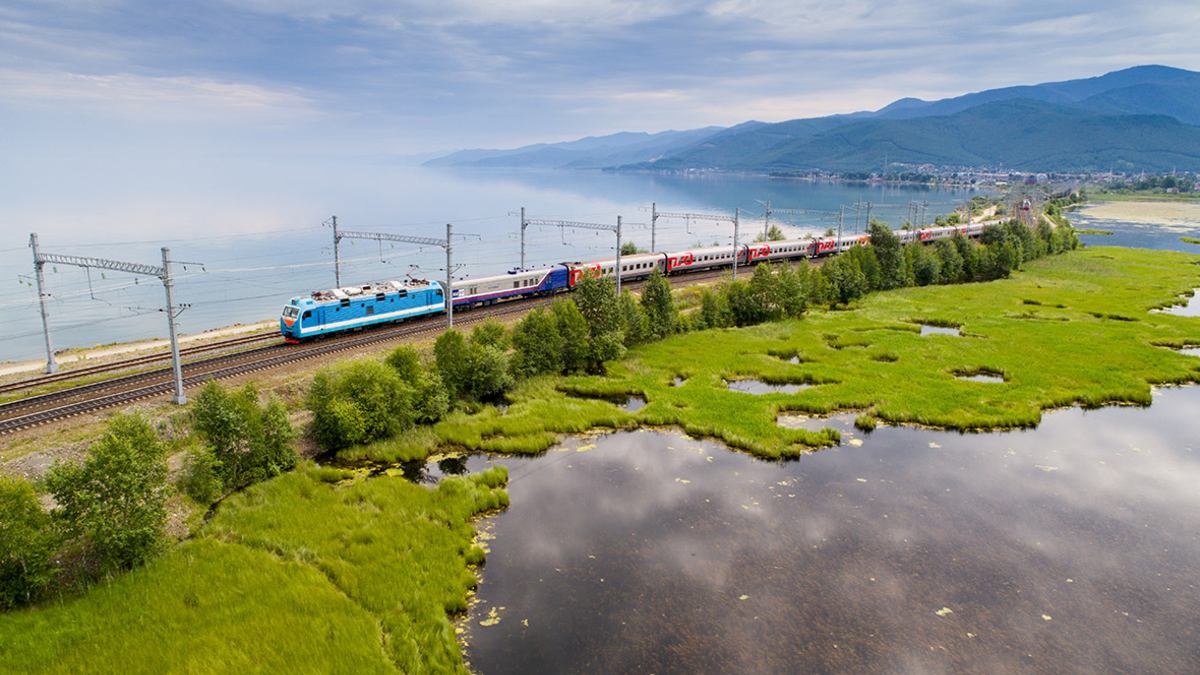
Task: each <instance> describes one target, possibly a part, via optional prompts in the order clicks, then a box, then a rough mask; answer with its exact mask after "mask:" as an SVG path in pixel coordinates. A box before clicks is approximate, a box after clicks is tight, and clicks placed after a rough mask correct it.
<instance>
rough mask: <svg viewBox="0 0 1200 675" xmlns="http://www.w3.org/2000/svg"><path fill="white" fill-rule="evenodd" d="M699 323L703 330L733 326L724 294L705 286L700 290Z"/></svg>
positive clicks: (727, 301)
mask: <svg viewBox="0 0 1200 675" xmlns="http://www.w3.org/2000/svg"><path fill="white" fill-rule="evenodd" d="M699 314H700V321H699V323H700V324H701V325H702V327H703V328H725V327H727V326H732V325H733V314H732V313H731V312H730V309H729V300H728V297H727V296H726V295H725V293H723V292H720V291H719V290H713V289H711V288H708V287H707V286H706V287H704V288H702V289H700V312H699Z"/></svg>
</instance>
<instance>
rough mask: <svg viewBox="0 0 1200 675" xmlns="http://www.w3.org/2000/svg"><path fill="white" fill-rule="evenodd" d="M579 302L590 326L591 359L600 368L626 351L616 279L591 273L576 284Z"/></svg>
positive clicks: (576, 294)
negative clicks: (616, 294)
mask: <svg viewBox="0 0 1200 675" xmlns="http://www.w3.org/2000/svg"><path fill="white" fill-rule="evenodd" d="M575 302H576V304H577V305H578V306H579V313H580V314H582V315H583V318H584V321H586V322H587V327H588V362H589V366H590V367H591V368H593V369H594V368H597V367H599V366H600V364H602V363H603V362H605V361H609V360H612V359H619V358H621V356H623V355H624V354H625V347H624V343H625V336H624V335H623V334H622V331H621V314H620V309H619V307H618V306H617V299H616V297H615V284H614V282H613V280H612V279H607V278H600V277H597V276H596V275H595V274H593V273H591V272H589V273H586V274H584V275H583V278H582V279H580V281H579V283H577V284H576V285H575Z"/></svg>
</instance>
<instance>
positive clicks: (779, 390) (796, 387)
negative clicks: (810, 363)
mask: <svg viewBox="0 0 1200 675" xmlns="http://www.w3.org/2000/svg"><path fill="white" fill-rule="evenodd" d="M725 386H726V388H727V389H729V391H737V392H741V393H743V394H754V395H756V396H762V395H763V394H794V393H796V392H798V391H801V390H804V389H808V388H809V387H811V386H812V385H811V384H804V383H798V382H796V383H784V384H771V383H770V382H763V381H762V380H731V381H729V382H726V383H725Z"/></svg>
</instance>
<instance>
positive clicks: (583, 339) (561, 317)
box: [550, 299, 588, 372]
mask: <svg viewBox="0 0 1200 675" xmlns="http://www.w3.org/2000/svg"><path fill="white" fill-rule="evenodd" d="M550 313H551V314H553V315H554V323H555V326H556V327H557V328H558V335H559V337H561V338H562V367H563V370H565V371H567V372H574V371H578V370H582V369H584V368H586V367H587V360H588V339H587V338H588V327H587V320H586V319H584V318H583V314H582V313H580V311H579V306H578V305H576V304H575V301H574V300H567V299H563V300H558V301H557V302H555V303H554V305H553V306H552V307H551V308H550Z"/></svg>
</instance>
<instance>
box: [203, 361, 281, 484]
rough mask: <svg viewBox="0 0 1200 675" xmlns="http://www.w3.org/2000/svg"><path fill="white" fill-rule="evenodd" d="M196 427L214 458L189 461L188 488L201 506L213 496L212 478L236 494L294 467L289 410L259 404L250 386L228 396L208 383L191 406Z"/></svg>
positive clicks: (271, 401)
mask: <svg viewBox="0 0 1200 675" xmlns="http://www.w3.org/2000/svg"><path fill="white" fill-rule="evenodd" d="M192 428H193V429H195V430H196V432H197V433H198V434H199V436H200V437H201V438H203V439H204V441H205V444H206V446H207V447H206V451H207V452H209V453H211V455H212V457H211V459H204V458H200V457H191V458H189V462H188V465H187V471H186V473H185V478H184V488H185V489H186V490H188V493H189V494H191V495H192V497H193V498H194V499H197V500H198V501H204V499H203V497H204V496H211V489H210V485H209V479H208V474H209V473H210V472H211V474H212V475H213V476H215V477H216V478H218V479H219V480H220V483H221V485H222V487H224V488H225V489H226V490H232V489H236V488H239V487H242V486H244V485H250V484H252V483H256V482H258V481H261V480H265V479H267V478H271V477H272V476H277V475H279V474H280V473H283V472H284V471H287V470H289V469H291V468H292V467H293V466H295V465H296V461H297V457H296V451H295V449H293V448H292V445H291V441H292V439H293V438H294V437H295V433H294V432H293V430H292V425H291V423H290V422H289V421H288V415H287V408H286V407H285V406H284V405H283V402H282V401H280V400H279V399H278V398H276V397H274V396H271V397H269V398H268V399H267V402H266V405H265V406H264V405H260V404H259V394H258V390H257V389H256V388H255V387H254V385H253V384H247V385H246V386H244V387H242V388H241V389H240V390H238V391H235V392H232V393H231V392H229V391H228V390H226V389H225V387H223V386H221V385H220V384H218V383H217V382H216V381H215V380H209V381H208V382H207V383H206V384H205V385H204V387H203V388H201V390H200V392H199V393H198V394H197V395H196V397H195V399H194V401H193V405H192Z"/></svg>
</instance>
